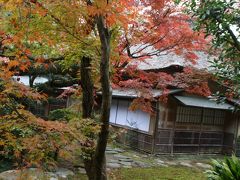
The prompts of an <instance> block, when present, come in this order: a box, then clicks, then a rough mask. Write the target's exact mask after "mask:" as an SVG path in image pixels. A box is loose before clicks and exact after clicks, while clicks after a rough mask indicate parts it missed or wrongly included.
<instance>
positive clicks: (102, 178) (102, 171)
mask: <svg viewBox="0 0 240 180" xmlns="http://www.w3.org/2000/svg"><path fill="white" fill-rule="evenodd" d="M96 23H97V29H98V33H99V36H100V41H101V64H100V76H101V88H102V104H101V116H100V121H101V130H100V133H99V137H98V141H97V146H96V150H95V154H94V161H93V163H94V164H93V165H94V180H106V179H107V175H106V157H105V150H106V146H107V140H108V134H109V116H110V106H111V99H112V93H111V86H110V78H109V58H110V37H111V34H110V32H109V30H108V28H107V27H105V25H104V18H103V16H98V17H96Z"/></svg>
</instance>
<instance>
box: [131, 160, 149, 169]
mask: <svg viewBox="0 0 240 180" xmlns="http://www.w3.org/2000/svg"><path fill="white" fill-rule="evenodd" d="M134 164H135V165H136V166H137V167H141V168H147V167H150V165H149V164H147V163H144V162H141V161H136V162H134Z"/></svg>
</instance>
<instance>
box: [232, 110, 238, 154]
mask: <svg viewBox="0 0 240 180" xmlns="http://www.w3.org/2000/svg"><path fill="white" fill-rule="evenodd" d="M233 116H234V117H236V128H235V137H234V147H233V148H234V153H235V154H236V152H237V140H238V126H239V116H238V114H236V113H235V114H234V115H233Z"/></svg>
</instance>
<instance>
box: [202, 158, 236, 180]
mask: <svg viewBox="0 0 240 180" xmlns="http://www.w3.org/2000/svg"><path fill="white" fill-rule="evenodd" d="M206 174H207V177H208V179H209V180H239V179H240V160H239V159H238V158H237V157H236V156H234V155H233V156H232V157H230V158H225V159H224V160H223V161H220V160H213V161H212V169H211V170H208V171H206Z"/></svg>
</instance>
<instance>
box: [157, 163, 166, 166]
mask: <svg viewBox="0 0 240 180" xmlns="http://www.w3.org/2000/svg"><path fill="white" fill-rule="evenodd" d="M158 166H161V167H168V165H167V164H162V163H158Z"/></svg>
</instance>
